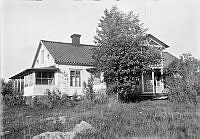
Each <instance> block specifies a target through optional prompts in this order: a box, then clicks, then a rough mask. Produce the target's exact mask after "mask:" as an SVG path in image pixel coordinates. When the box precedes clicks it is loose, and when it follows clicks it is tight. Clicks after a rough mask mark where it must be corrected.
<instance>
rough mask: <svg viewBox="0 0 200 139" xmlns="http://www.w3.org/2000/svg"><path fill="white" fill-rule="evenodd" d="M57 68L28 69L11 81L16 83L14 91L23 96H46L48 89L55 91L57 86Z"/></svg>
mask: <svg viewBox="0 0 200 139" xmlns="http://www.w3.org/2000/svg"><path fill="white" fill-rule="evenodd" d="M56 71H58V69H57V68H55V67H44V68H34V69H26V70H24V71H22V72H20V73H18V74H16V75H14V76H12V77H11V78H10V79H12V80H13V82H14V90H15V91H16V92H20V93H22V94H23V96H36V95H44V94H45V92H46V89H50V90H51V89H53V88H55V87H56V85H55V75H54V74H55V72H56Z"/></svg>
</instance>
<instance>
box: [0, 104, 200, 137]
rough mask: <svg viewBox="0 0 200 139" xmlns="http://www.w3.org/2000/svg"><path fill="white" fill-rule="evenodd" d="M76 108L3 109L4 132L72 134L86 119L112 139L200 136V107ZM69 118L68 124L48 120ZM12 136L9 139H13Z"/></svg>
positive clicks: (84, 105)
mask: <svg viewBox="0 0 200 139" xmlns="http://www.w3.org/2000/svg"><path fill="white" fill-rule="evenodd" d="M76 103H77V104H76V105H75V106H71V107H69V106H64V105H63V106H59V107H55V108H53V109H38V108H32V107H30V106H24V107H13V108H9V109H4V110H3V115H4V117H3V126H4V127H3V129H4V131H10V132H11V134H10V135H9V137H11V136H14V138H22V136H23V134H24V135H27V136H31V137H32V136H34V135H37V134H40V133H42V132H45V131H70V130H71V129H73V128H74V126H75V125H76V124H78V123H80V122H81V121H82V120H84V121H86V122H88V123H90V124H91V125H92V126H94V127H95V128H96V129H98V130H99V131H101V132H102V133H103V134H104V136H105V137H106V138H108V139H112V138H113V139H115V138H128V137H133V136H134V137H146V136H151V137H168V138H186V139H188V138H197V137H199V136H200V105H197V106H193V105H172V104H170V103H169V102H168V101H167V100H157V101H143V102H140V103H129V104H127V103H118V102H113V100H111V101H109V102H108V103H105V104H95V103H92V102H89V101H79V102H76ZM60 116H65V123H61V122H59V121H57V122H56V123H53V122H51V121H48V120H45V119H46V118H48V117H60ZM9 137H8V138H9Z"/></svg>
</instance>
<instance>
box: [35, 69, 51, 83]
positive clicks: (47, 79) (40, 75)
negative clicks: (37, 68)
mask: <svg viewBox="0 0 200 139" xmlns="http://www.w3.org/2000/svg"><path fill="white" fill-rule="evenodd" d="M35 77H36V84H41V85H54V84H55V83H54V72H36V73H35Z"/></svg>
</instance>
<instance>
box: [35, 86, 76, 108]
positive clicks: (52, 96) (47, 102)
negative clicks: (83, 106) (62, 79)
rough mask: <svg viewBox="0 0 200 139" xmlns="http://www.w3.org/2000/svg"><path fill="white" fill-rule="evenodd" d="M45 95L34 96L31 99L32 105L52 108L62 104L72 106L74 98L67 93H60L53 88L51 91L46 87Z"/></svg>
mask: <svg viewBox="0 0 200 139" xmlns="http://www.w3.org/2000/svg"><path fill="white" fill-rule="evenodd" d="M46 94H47V95H43V96H35V97H34V99H33V105H34V106H36V107H42V108H47V107H48V108H54V107H57V106H61V105H64V106H66V104H67V106H74V105H75V103H74V100H72V99H71V97H70V96H69V95H67V94H61V92H60V91H59V90H58V89H57V88H55V89H53V90H52V91H51V90H49V89H47V90H46Z"/></svg>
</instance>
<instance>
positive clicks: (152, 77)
mask: <svg viewBox="0 0 200 139" xmlns="http://www.w3.org/2000/svg"><path fill="white" fill-rule="evenodd" d="M152 80H153V81H152V84H153V93H156V92H155V86H154V70H153V71H152Z"/></svg>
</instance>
